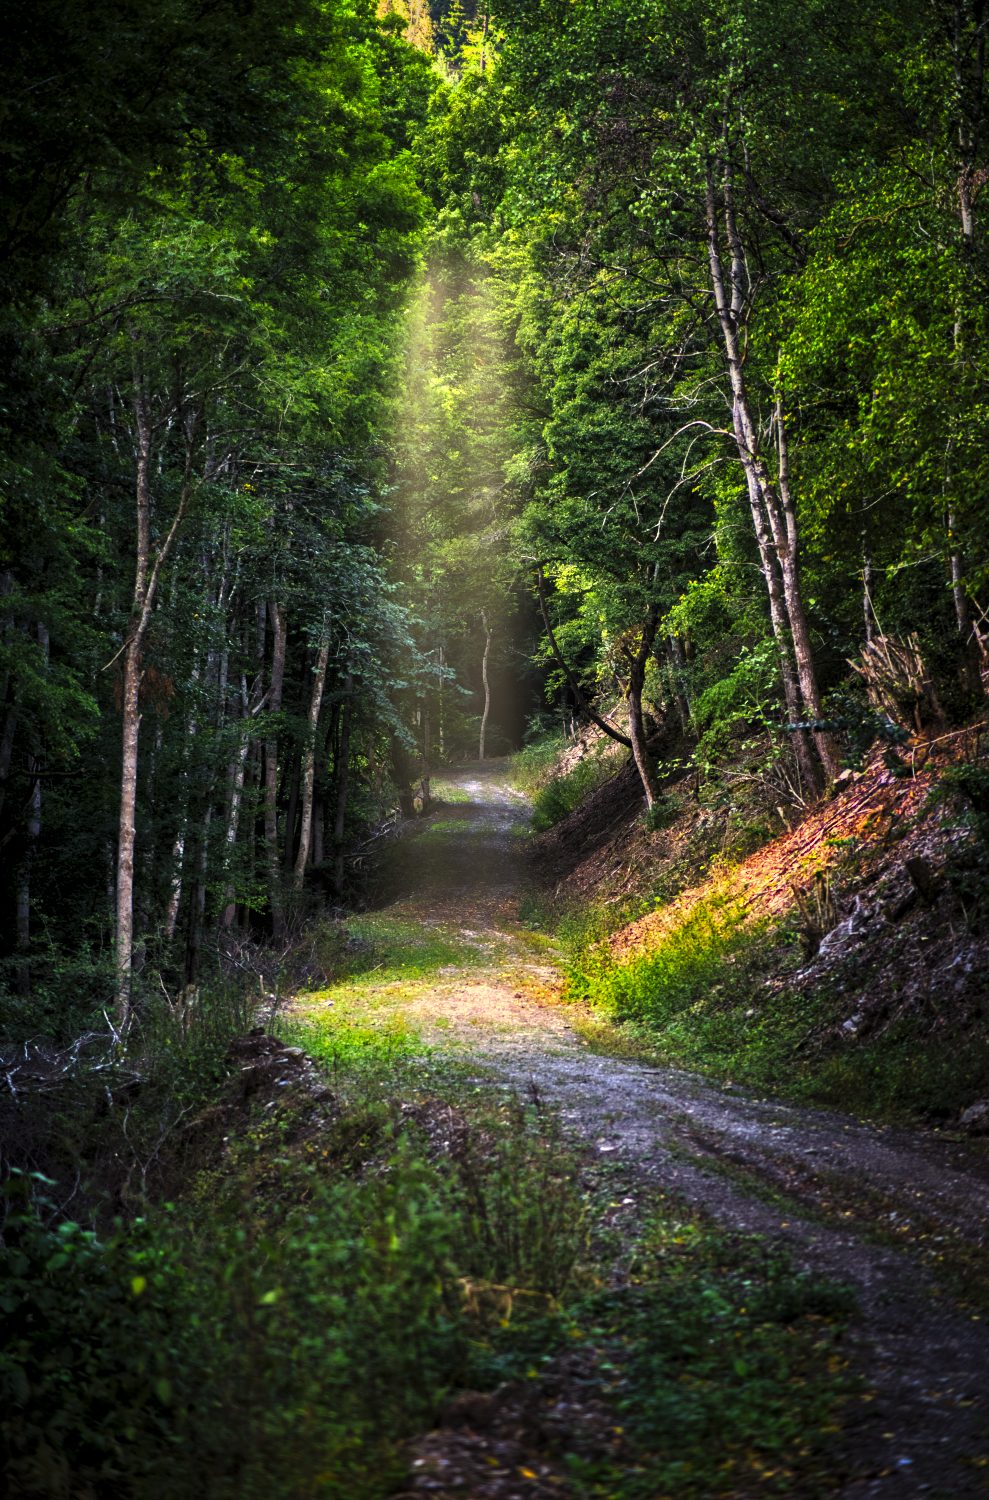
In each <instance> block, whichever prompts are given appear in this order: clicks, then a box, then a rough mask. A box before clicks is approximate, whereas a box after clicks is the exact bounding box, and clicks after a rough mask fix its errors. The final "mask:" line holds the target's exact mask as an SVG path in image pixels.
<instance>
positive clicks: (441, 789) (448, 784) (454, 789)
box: [430, 776, 472, 806]
mask: <svg viewBox="0 0 989 1500" xmlns="http://www.w3.org/2000/svg"><path fill="white" fill-rule="evenodd" d="M430 791H431V793H432V795H433V798H434V799H435V800H436V801H437V802H446V803H450V804H458V805H460V806H463V805H464V804H466V803H469V802H470V801H471V800H472V799H471V795H470V793H469V792H465V791H464V789H463V787H462V786H457V785H456V784H455V783H454V782H452V781H447V780H446V779H445V777H443V776H434V777H433V778H432V780H431V782H430Z"/></svg>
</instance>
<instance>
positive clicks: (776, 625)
mask: <svg viewBox="0 0 989 1500" xmlns="http://www.w3.org/2000/svg"><path fill="white" fill-rule="evenodd" d="M728 182H729V178H728V175H727V169H726V184H727V183H728ZM726 207H727V215H726V216H727V217H728V219H729V221H730V222H731V223H732V225H733V214H732V209H731V201H730V196H729V197H728V201H727V205H726ZM706 212H707V238H708V263H709V266H710V273H711V286H712V290H713V292H714V302H715V307H716V309H717V314H718V322H719V324H720V327H721V336H722V341H723V344H724V350H725V359H726V362H727V365H728V378H729V381H730V384H731V393H732V431H733V434H734V438H735V446H736V448H737V450H738V456H739V460H740V462H741V465H742V471H743V473H744V474H745V483H746V488H747V490H748V495H749V509H750V511H751V515H752V526H753V530H754V531H755V537H756V544H757V546H758V549H759V562H760V566H761V569H762V576H763V578H764V580H765V583H766V592H767V595H768V598H769V617H770V621H771V623H772V627H773V635H774V637H775V639H776V645H777V649H778V651H779V657H780V675H781V677H782V681H783V698H784V701H785V703H786V710H787V717H788V718H789V721H790V723H791V724H794V723H799V722H800V721H801V719H802V718H803V716H804V715H803V703H802V698H801V692H800V682H799V679H798V677H797V673H796V669H795V664H794V660H793V653H792V637H791V634H790V628H789V621H788V618H787V610H786V600H785V596H784V590H783V578H782V574H781V570H780V564H779V560H778V559H777V557H776V556H775V553H774V547H773V538H772V534H771V531H770V525H769V519H768V516H767V514H766V506H765V491H764V482H768V474H767V473H766V471H765V465H764V463H762V461H761V458H760V450H759V438H758V433H757V431H756V426H755V422H754V420H753V417H752V410H751V407H750V405H749V397H748V390H747V388H746V383H745V373H744V368H743V362H742V350H741V345H740V342H739V329H740V327H741V325H742V313H743V309H744V298H745V285H746V274H747V273H746V270H745V264H744V258H743V256H742V254H741V246H740V241H739V238H738V235H737V231H735V232H732V230H731V229H730V230H729V238H730V240H731V291H730V293H729V290H728V287H727V284H726V278H725V271H724V264H723V262H722V258H721V242H720V235H719V230H718V213H717V203H716V198H715V188H714V174H713V170H712V168H711V167H709V168H708V173H707V189H706ZM794 742H795V749H796V754H797V762H798V765H799V767H800V771H801V775H802V776H803V779H804V781H805V783H806V784H807V787H808V789H809V790H810V791H811V792H812V793H813V792H816V791H817V790H819V787H820V779H819V775H818V771H817V766H816V764H815V761H814V757H813V755H812V753H811V749H810V744H809V742H808V737H807V735H806V733H805V732H804V731H802V730H796V731H795V732H794Z"/></svg>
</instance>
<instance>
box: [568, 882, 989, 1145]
mask: <svg viewBox="0 0 989 1500" xmlns="http://www.w3.org/2000/svg"><path fill="white" fill-rule="evenodd" d="M606 924H607V918H606V917H604V916H602V915H601V914H600V913H598V914H594V913H590V914H585V915H584V916H583V917H582V918H574V917H571V918H570V919H569V921H568V922H565V923H563V924H562V927H561V940H562V942H563V946H564V951H565V953H566V959H567V993H568V995H569V996H570V997H571V998H572V999H580V1000H586V1001H588V1002H590V1004H591V1005H592V1006H593V1007H595V1008H597V1009H598V1010H599V1011H600V1012H601V1014H602V1015H603V1016H604V1017H605V1018H606V1020H607V1021H608V1022H609V1023H613V1024H614V1025H615V1026H616V1027H617V1031H616V1033H615V1034H610V1033H609V1030H608V1029H607V1027H605V1028H603V1029H602V1028H599V1027H595V1026H594V1024H593V1022H591V1023H589V1024H586V1025H581V1029H582V1030H583V1031H584V1033H585V1035H586V1036H587V1039H588V1040H589V1041H591V1042H592V1043H594V1044H596V1045H598V1046H601V1047H602V1049H603V1050H606V1051H615V1050H619V1051H622V1050H624V1051H626V1052H638V1053H639V1054H640V1055H641V1054H647V1055H651V1056H658V1057H660V1058H661V1059H662V1060H663V1061H665V1062H671V1063H678V1064H681V1065H683V1066H686V1067H690V1068H697V1069H699V1070H701V1071H704V1072H707V1073H711V1074H713V1075H715V1076H716V1077H719V1078H722V1079H729V1080H732V1081H734V1082H737V1083H742V1084H747V1085H749V1086H751V1087H755V1088H772V1089H773V1090H775V1091H777V1092H780V1093H784V1094H787V1095H789V1096H791V1097H794V1098H799V1099H803V1100H806V1101H808V1102H818V1103H825V1104H833V1105H837V1106H839V1107H841V1108H843V1109H846V1110H853V1111H855V1112H857V1113H860V1114H862V1115H873V1116H885V1117H891V1118H904V1119H907V1118H917V1117H920V1118H924V1119H946V1118H949V1117H950V1116H951V1115H952V1114H953V1113H956V1112H957V1111H958V1110H959V1109H961V1108H963V1107H964V1106H965V1105H966V1104H967V1103H969V1102H970V1101H971V1100H972V1099H973V1098H975V1097H978V1096H979V1095H980V1094H981V1093H984V1092H985V1091H986V1089H987V1088H989V1055H987V1051H986V1048H985V1045H984V1043H983V1042H982V1041H981V1040H980V1039H979V1038H975V1039H973V1038H972V1037H971V1036H969V1035H968V1034H967V1033H966V1032H964V1031H959V1032H954V1031H951V1030H949V1029H948V1028H943V1029H941V1030H935V1031H934V1032H933V1033H932V1034H926V1035H923V1036H922V1037H921V1036H919V1035H918V1026H917V1023H916V1021H913V1022H911V1021H909V1020H908V1019H903V1020H901V1021H899V1022H894V1023H891V1024H889V1025H887V1026H886V1027H885V1028H884V1029H883V1030H882V1032H881V1033H879V1034H877V1035H876V1036H874V1037H866V1038H854V1040H850V1039H849V1038H848V1036H847V1034H846V1031H844V1030H843V1029H842V1027H843V1022H844V1020H845V1019H846V1018H847V1017H848V1015H849V1012H850V1010H854V1000H853V999H851V998H849V995H848V994H847V993H846V991H845V989H844V988H842V987H840V986H839V985H837V984H836V983H834V982H831V983H827V982H824V981H821V982H820V983H818V984H817V985H809V984H807V983H806V982H803V983H801V982H796V981H794V980H793V979H792V978H791V976H792V975H793V974H794V971H796V970H797V968H798V967H799V964H800V962H801V956H800V947H799V941H798V939H799V933H798V930H797V926H796V923H795V921H793V920H776V921H770V920H767V919H753V918H748V917H747V916H746V913H745V910H744V907H743V905H742V904H741V903H740V902H739V900H738V899H737V898H736V897H734V896H733V895H732V893H731V887H730V883H729V884H727V885H725V886H722V887H720V888H715V890H714V891H712V892H711V893H710V894H709V895H707V896H705V897H703V898H701V899H700V900H699V901H697V902H696V903H695V904H694V905H693V906H691V907H690V908H689V909H688V911H687V912H686V913H685V914H683V915H680V916H671V919H670V921H669V923H668V925H667V926H666V927H665V929H663V930H661V931H660V932H659V933H658V934H657V935H655V936H653V937H652V938H651V939H649V940H647V941H646V942H644V943H643V944H642V945H641V946H636V947H631V948H630V949H628V950H623V949H622V948H621V947H620V946H612V944H611V942H610V941H609V940H608V938H607V937H606V936H604V935H603V934H604V932H605V931H606ZM859 981H860V982H861V983H866V982H867V975H866V974H864V973H863V974H860V975H859ZM578 1024H580V1023H578ZM973 1041H974V1043H975V1044H973Z"/></svg>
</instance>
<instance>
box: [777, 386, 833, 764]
mask: <svg viewBox="0 0 989 1500" xmlns="http://www.w3.org/2000/svg"><path fill="white" fill-rule="evenodd" d="M775 415H776V441H777V445H778V453H779V470H778V486H777V487H778V491H779V494H778V496H777V494H776V492H775V491H774V490H773V487H772V485H769V486H768V487H767V489H766V509H767V510H768V512H769V516H770V523H771V524H772V526H773V537H774V540H775V542H776V555H777V557H778V558H779V562H780V571H781V573H782V575H783V593H784V597H785V599H786V612H787V617H788V619H789V621H790V634H791V635H792V637H793V649H794V654H795V655H796V659H797V680H798V682H799V683H800V694H801V697H802V698H803V701H804V709H805V712H806V713H807V714H808V715H809V716H810V717H811V718H812V719H816V720H818V721H819V720H820V719H821V718H822V713H821V694H820V689H819V688H818V685H817V671H816V669H815V666H814V649H813V646H812V644H811V639H810V629H809V627H808V625H807V612H806V610H805V609H804V601H803V594H802V592H801V588H800V567H799V537H798V533H797V514H796V511H795V510H794V507H793V499H792V496H791V494H790V455H789V448H788V446H787V440H786V423H785V420H784V416H783V398H782V396H781V395H777V397H776V412H775ZM813 733H814V744H815V746H816V748H817V753H818V755H819V757H820V760H821V765H822V766H823V767H824V770H825V772H826V774H827V776H828V778H829V779H830V780H833V779H834V777H835V776H837V774H838V771H839V769H840V766H841V760H840V757H839V755H838V751H837V748H836V746H835V742H834V739H833V737H832V736H831V735H830V734H828V732H827V731H826V730H824V729H815V730H814V732H813Z"/></svg>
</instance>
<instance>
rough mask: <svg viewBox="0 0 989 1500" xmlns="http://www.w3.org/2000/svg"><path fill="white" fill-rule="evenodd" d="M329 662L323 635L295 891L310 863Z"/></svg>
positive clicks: (308, 743) (304, 768)
mask: <svg viewBox="0 0 989 1500" xmlns="http://www.w3.org/2000/svg"><path fill="white" fill-rule="evenodd" d="M329 661H330V642H329V638H328V637H324V638H323V640H322V642H321V643H320V648H319V655H318V656H317V658H316V667H315V671H314V673H313V685H312V695H311V697H310V699H309V734H308V737H307V740H306V753H305V756H304V757H303V762H302V826H301V828H300V830H299V851H298V853H297V855H296V857H295V877H294V882H293V883H294V885H295V889H296V890H297V891H301V890H302V887H303V883H304V882H305V878H306V865H307V864H308V863H309V847H310V843H311V840H312V813H313V791H314V788H315V785H316V732H317V730H318V728H319V714H320V709H321V708H322V707H323V693H324V691H325V689H326V670H327V667H328V666H329Z"/></svg>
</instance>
